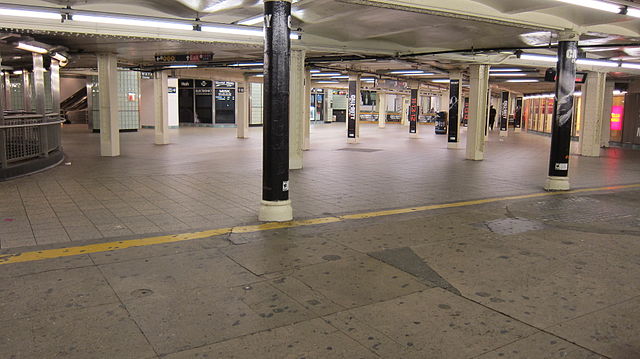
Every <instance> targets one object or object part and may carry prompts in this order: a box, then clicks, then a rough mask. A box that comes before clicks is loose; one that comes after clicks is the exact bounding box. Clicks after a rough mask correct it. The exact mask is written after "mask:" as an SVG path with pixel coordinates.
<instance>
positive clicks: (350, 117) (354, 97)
mask: <svg viewBox="0 0 640 359" xmlns="http://www.w3.org/2000/svg"><path fill="white" fill-rule="evenodd" d="M347 107H348V108H347V143H358V142H359V141H360V75H359V74H356V75H349V97H348V98H347Z"/></svg>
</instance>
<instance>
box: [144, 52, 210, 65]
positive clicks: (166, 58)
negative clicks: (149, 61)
mask: <svg viewBox="0 0 640 359" xmlns="http://www.w3.org/2000/svg"><path fill="white" fill-rule="evenodd" d="M155 60H156V62H161V63H170V62H206V61H213V52H208V53H197V54H196V53H194V54H173V55H156V56H155Z"/></svg>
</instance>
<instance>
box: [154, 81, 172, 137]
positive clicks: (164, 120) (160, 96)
mask: <svg viewBox="0 0 640 359" xmlns="http://www.w3.org/2000/svg"><path fill="white" fill-rule="evenodd" d="M168 82H169V75H168V74H167V72H166V71H158V72H156V73H155V78H154V79H153V100H154V106H155V111H154V115H155V126H154V131H155V144H156V145H168V144H169V142H170V141H169V111H168V109H169V86H168Z"/></svg>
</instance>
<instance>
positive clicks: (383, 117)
mask: <svg viewBox="0 0 640 359" xmlns="http://www.w3.org/2000/svg"><path fill="white" fill-rule="evenodd" d="M386 125H387V94H386V93H384V92H381V91H378V127H379V128H385V127H386Z"/></svg>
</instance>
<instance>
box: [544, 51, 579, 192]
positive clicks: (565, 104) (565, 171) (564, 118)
mask: <svg viewBox="0 0 640 359" xmlns="http://www.w3.org/2000/svg"><path fill="white" fill-rule="evenodd" d="M577 57H578V42H577V41H560V43H559V44H558V77H557V80H556V97H555V102H554V105H553V125H552V126H553V128H552V132H551V156H550V159H549V176H551V177H568V175H569V151H570V148H571V122H572V121H571V120H572V118H573V92H574V91H575V87H576V84H575V82H576V58H577ZM567 185H568V184H567ZM548 189H559V188H548ZM567 189H568V188H567Z"/></svg>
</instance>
